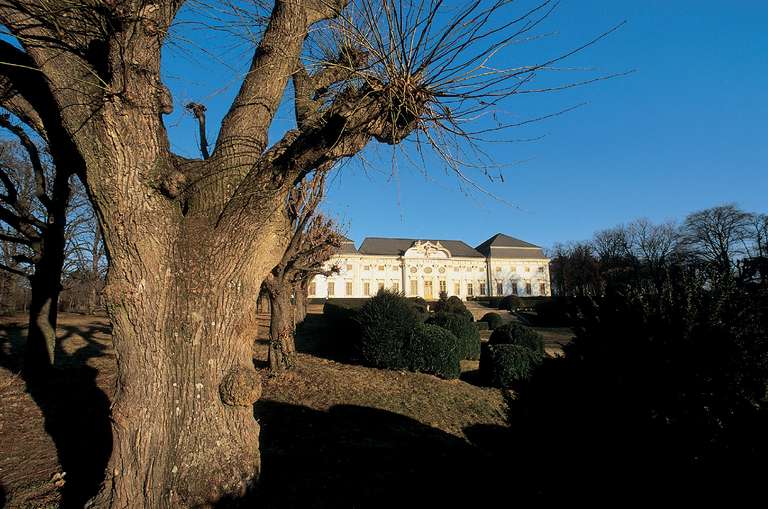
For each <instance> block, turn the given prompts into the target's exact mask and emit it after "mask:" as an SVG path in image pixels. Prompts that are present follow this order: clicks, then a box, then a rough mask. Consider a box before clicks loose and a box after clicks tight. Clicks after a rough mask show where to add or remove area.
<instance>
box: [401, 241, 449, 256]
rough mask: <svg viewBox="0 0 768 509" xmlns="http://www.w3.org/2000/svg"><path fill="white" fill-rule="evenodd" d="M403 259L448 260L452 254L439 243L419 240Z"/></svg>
mask: <svg viewBox="0 0 768 509" xmlns="http://www.w3.org/2000/svg"><path fill="white" fill-rule="evenodd" d="M403 257H404V258H430V259H446V258H450V257H451V252H450V251H449V250H448V249H446V248H445V247H443V246H442V245H441V244H440V242H439V241H435V242H430V241H428V240H417V241H415V242H414V243H413V245H412V246H411V247H410V248H408V249H407V250H406V251H405V253H403Z"/></svg>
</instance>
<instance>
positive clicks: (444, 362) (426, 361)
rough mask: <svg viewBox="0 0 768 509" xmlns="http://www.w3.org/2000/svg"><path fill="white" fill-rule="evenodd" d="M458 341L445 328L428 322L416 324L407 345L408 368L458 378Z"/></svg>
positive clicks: (443, 376) (442, 376)
mask: <svg viewBox="0 0 768 509" xmlns="http://www.w3.org/2000/svg"><path fill="white" fill-rule="evenodd" d="M458 342H459V340H458V339H457V338H456V336H455V335H454V334H453V333H452V332H451V331H449V330H447V329H444V328H442V327H439V326H437V325H432V324H428V323H418V324H416V326H415V328H414V329H413V331H412V333H411V337H410V341H409V342H408V346H407V353H406V356H407V358H408V361H409V365H408V368H409V369H410V370H411V371H419V372H421V373H429V374H432V375H437V376H439V377H441V378H445V379H454V378H458V377H459V375H460V374H461V367H460V363H459V361H460V356H459V345H458Z"/></svg>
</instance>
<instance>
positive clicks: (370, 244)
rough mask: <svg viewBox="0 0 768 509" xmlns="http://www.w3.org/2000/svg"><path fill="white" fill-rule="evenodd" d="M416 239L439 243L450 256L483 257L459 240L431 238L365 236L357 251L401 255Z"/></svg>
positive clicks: (370, 253)
mask: <svg viewBox="0 0 768 509" xmlns="http://www.w3.org/2000/svg"><path fill="white" fill-rule="evenodd" d="M416 241H421V242H431V243H432V244H435V243H437V242H439V243H440V245H441V246H443V247H444V248H446V249H447V250H448V251H449V252H450V253H451V256H459V257H463V258H484V256H483V255H482V254H481V253H479V252H477V251H475V250H474V249H472V248H471V247H470V246H468V245H467V244H466V243H465V242H462V241H461V240H433V239H391V238H386V237H366V238H365V239H364V240H363V243H362V244H360V249H359V252H360V254H365V255H383V256H401V255H402V254H403V253H405V252H406V251H407V250H408V249H410V248H411V247H413V245H414V244H415V243H416Z"/></svg>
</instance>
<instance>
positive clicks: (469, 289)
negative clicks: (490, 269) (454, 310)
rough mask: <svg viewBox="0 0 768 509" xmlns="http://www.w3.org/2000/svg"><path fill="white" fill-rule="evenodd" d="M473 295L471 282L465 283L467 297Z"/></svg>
mask: <svg viewBox="0 0 768 509" xmlns="http://www.w3.org/2000/svg"><path fill="white" fill-rule="evenodd" d="M473 295H474V292H473V288H472V283H467V297H472V296H473Z"/></svg>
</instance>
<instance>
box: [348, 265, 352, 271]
mask: <svg viewBox="0 0 768 509" xmlns="http://www.w3.org/2000/svg"><path fill="white" fill-rule="evenodd" d="M347 270H348V271H349V272H352V264H351V263H348V264H347Z"/></svg>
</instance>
